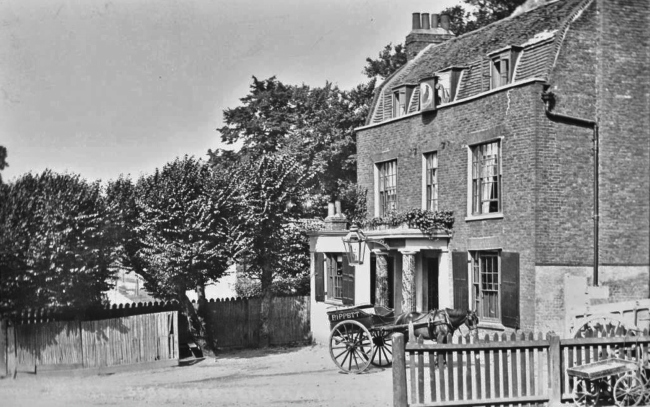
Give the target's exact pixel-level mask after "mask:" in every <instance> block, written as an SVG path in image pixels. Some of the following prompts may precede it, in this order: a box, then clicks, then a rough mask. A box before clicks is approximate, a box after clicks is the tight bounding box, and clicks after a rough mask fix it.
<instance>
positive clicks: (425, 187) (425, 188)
mask: <svg viewBox="0 0 650 407" xmlns="http://www.w3.org/2000/svg"><path fill="white" fill-rule="evenodd" d="M433 154H435V156H436V167H435V168H436V183H435V185H436V190H437V194H436V195H437V198H436V205H435V208H434V209H433V210H434V211H437V210H438V201H439V199H440V184H439V182H438V175H439V167H440V165H439V158H438V152H437V151H427V152H426V153H424V154H422V210H428V209H429V208H428V203H429V199H428V198H429V197H428V186H429V185H428V183H427V175H428V174H427V170H428V168H427V158H428V157H429V156H430V155H433Z"/></svg>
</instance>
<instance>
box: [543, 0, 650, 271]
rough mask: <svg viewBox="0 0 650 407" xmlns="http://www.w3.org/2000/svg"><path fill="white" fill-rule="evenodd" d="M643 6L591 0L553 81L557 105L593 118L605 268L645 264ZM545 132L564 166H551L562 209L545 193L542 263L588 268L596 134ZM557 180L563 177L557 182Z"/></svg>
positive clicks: (648, 181) (647, 124) (648, 188)
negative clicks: (561, 154) (596, 127)
mask: <svg viewBox="0 0 650 407" xmlns="http://www.w3.org/2000/svg"><path fill="white" fill-rule="evenodd" d="M649 9H650V3H648V2H647V1H642V0H635V1H603V0H598V1H594V2H592V3H591V5H590V6H589V7H588V8H587V9H586V10H585V12H584V13H583V14H582V15H581V16H580V17H579V18H578V19H577V20H576V21H575V22H573V23H572V24H571V27H570V29H569V31H568V33H567V36H566V39H565V41H564V45H563V47H562V49H561V51H560V53H559V56H558V59H557V65H556V67H555V69H554V70H553V72H552V74H551V77H550V79H549V82H550V84H551V85H552V86H551V90H552V91H553V92H554V94H555V95H556V102H557V103H556V106H555V109H554V111H556V112H558V113H562V114H566V115H572V116H579V117H582V118H585V119H588V120H597V121H598V124H599V138H600V146H599V148H600V152H599V161H600V163H599V189H600V192H599V213H600V222H599V235H600V236H599V264H601V265H630V266H638V265H646V266H647V264H648V261H649V251H650V250H649V249H650V241H649V238H650V232H649V231H650V171H649V170H648V168H650V142H649V140H650V132H649V131H650V130H649V129H650V96H649V95H650V74H649V71H648V68H647V67H648V65H649V63H650V60H649V59H650V46H649V39H648V38H649V35H648V28H647V27H648V26H650V11H649ZM549 128H550V129H549V130H550V132H549V134H550V136H551V137H550V138H551V139H554V140H553V141H550V140H549V143H550V145H549V148H550V149H553V148H554V146H553V144H555V145H557V149H558V150H559V151H560V152H562V151H564V152H565V154H564V160H565V161H566V165H562V164H560V167H559V168H558V170H559V172H558V171H554V170H553V169H551V170H550V173H549V175H550V179H551V182H550V184H549V185H548V186H547V189H546V191H545V192H546V193H545V194H544V195H549V196H553V195H555V193H554V192H555V191H557V192H558V193H557V195H558V196H560V197H567V199H564V200H563V201H564V204H565V205H566V207H563V205H562V203H558V202H556V201H554V200H552V199H551V200H550V201H549V212H548V214H543V213H541V214H540V215H541V218H540V222H539V227H540V229H539V230H538V234H539V236H540V239H539V242H540V245H538V250H539V251H540V254H539V262H540V263H544V264H545V263H560V264H574V265H577V264H579V265H591V264H593V220H592V218H591V215H592V211H593V203H592V201H593V175H590V174H589V173H593V151H591V150H590V149H592V147H593V144H592V142H591V139H592V136H593V133H592V131H591V130H590V129H587V128H580V127H579V126H576V125H567V124H558V123H552V124H549ZM558 176H559V177H561V178H563V179H564V181H563V182H560V183H554V182H553V181H552V180H553V179H555V178H556V177H558ZM566 191H569V192H571V194H570V195H568V196H567V195H566V194H565V193H564V192H566ZM578 191H580V193H578ZM558 205H559V207H558ZM581 240H582V242H581ZM567 243H568V244H569V247H567ZM590 251H591V252H590Z"/></svg>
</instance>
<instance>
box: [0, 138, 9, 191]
mask: <svg viewBox="0 0 650 407" xmlns="http://www.w3.org/2000/svg"><path fill="white" fill-rule="evenodd" d="M8 166H9V164H7V148H6V147H4V146H0V171H2V170H4V169H5V168H6V167H8ZM0 184H2V174H0Z"/></svg>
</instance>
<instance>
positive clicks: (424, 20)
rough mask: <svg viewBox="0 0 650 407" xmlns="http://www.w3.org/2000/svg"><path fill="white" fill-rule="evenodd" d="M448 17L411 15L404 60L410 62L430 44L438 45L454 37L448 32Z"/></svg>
mask: <svg viewBox="0 0 650 407" xmlns="http://www.w3.org/2000/svg"><path fill="white" fill-rule="evenodd" d="M449 23H450V22H449V16H448V15H446V14H445V15H442V16H439V15H438V14H431V15H430V18H429V13H413V29H412V30H411V32H410V33H409V35H407V36H406V58H407V60H409V61H410V60H412V59H413V58H415V56H416V55H417V54H418V53H419V52H420V51H422V50H423V49H424V48H426V47H427V46H428V45H430V44H440V43H442V42H444V41H447V40H448V39H450V38H453V37H454V34H453V33H452V32H451V31H449V27H450V24H449Z"/></svg>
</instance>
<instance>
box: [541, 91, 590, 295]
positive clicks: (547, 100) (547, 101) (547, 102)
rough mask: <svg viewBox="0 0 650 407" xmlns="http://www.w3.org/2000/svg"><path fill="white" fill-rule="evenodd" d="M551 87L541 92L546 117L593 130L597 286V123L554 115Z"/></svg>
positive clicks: (580, 118)
mask: <svg viewBox="0 0 650 407" xmlns="http://www.w3.org/2000/svg"><path fill="white" fill-rule="evenodd" d="M550 86H551V85H548V84H546V85H544V90H543V92H542V101H544V106H545V110H546V116H547V117H548V118H549V119H551V120H553V121H556V122H561V123H566V124H574V125H577V126H581V127H588V128H590V129H592V130H593V138H592V141H593V150H594V215H593V220H594V271H593V285H594V286H598V285H599V284H598V253H599V248H598V223H599V214H600V212H599V209H598V196H599V190H598V188H599V187H598V156H599V151H598V123H597V122H596V121H594V120H588V119H583V118H582V117H577V116H568V115H564V114H560V113H554V112H553V111H552V109H553V106H554V104H555V96H554V95H553V93H552V92H549V90H548V89H549V87H550Z"/></svg>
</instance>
